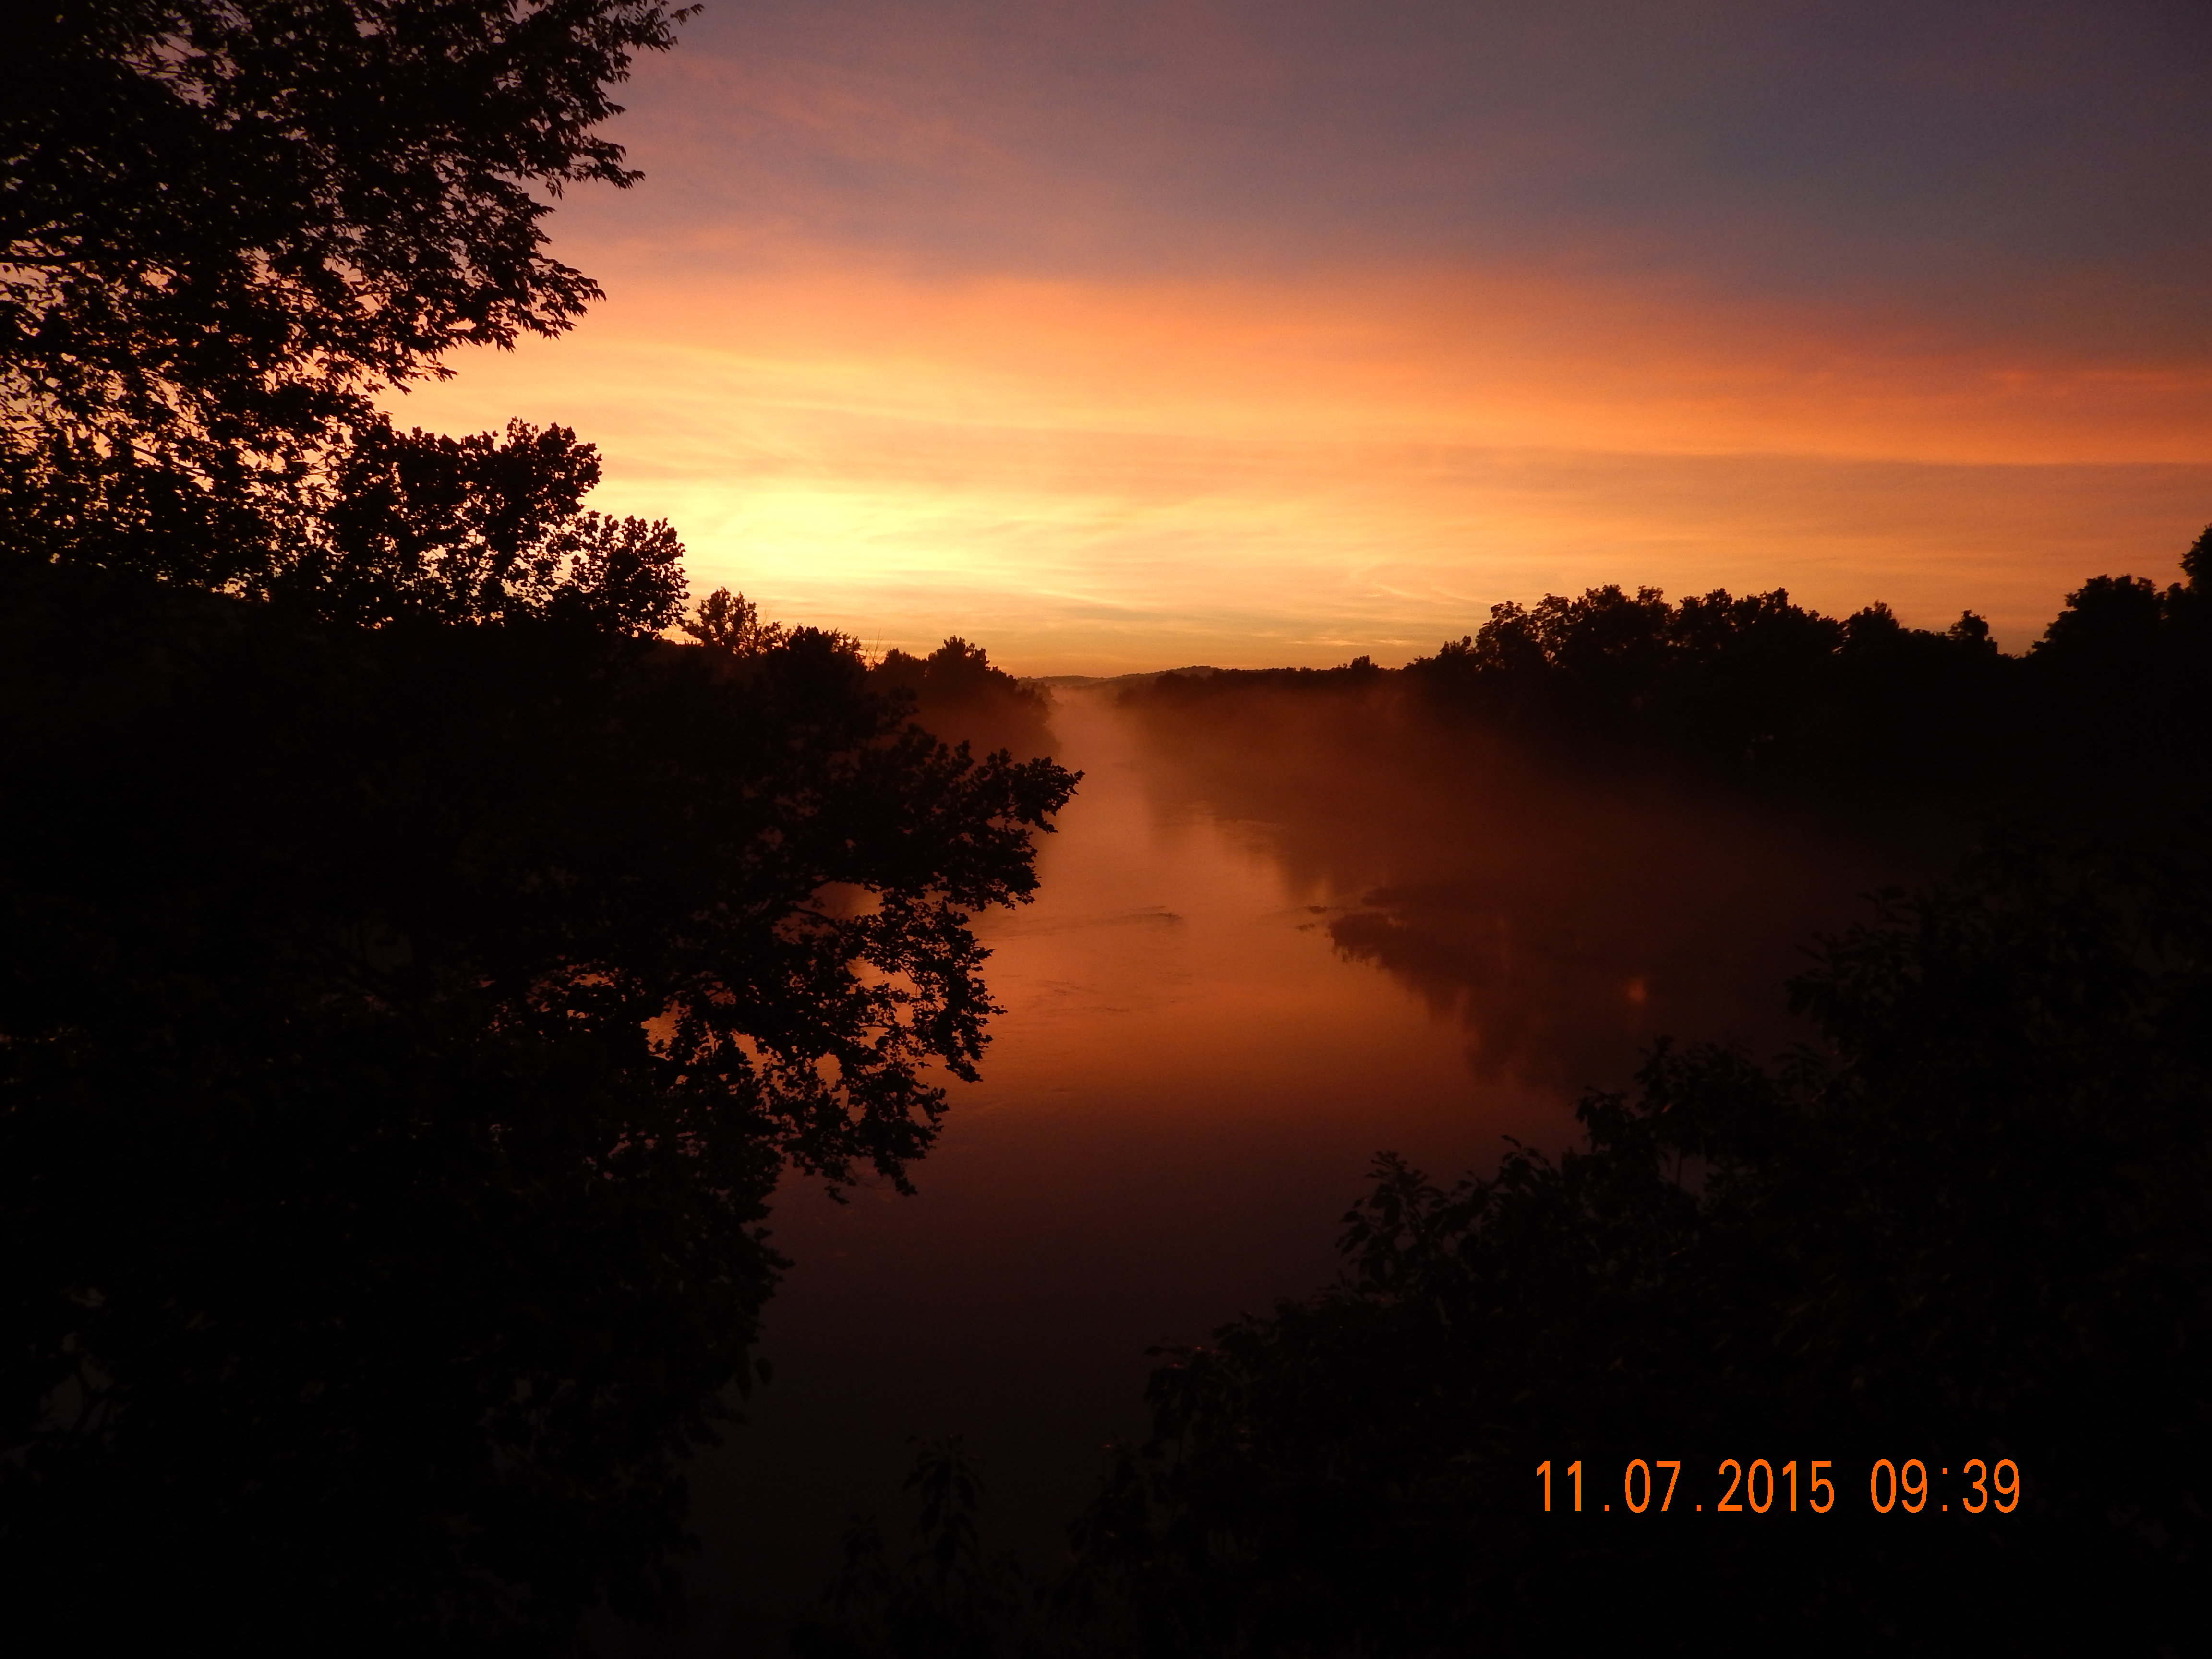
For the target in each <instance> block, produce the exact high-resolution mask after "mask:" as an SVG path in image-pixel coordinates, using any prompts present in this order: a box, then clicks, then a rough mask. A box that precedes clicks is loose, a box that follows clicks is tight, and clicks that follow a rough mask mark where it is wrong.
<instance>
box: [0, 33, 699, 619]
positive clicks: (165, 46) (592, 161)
mask: <svg viewBox="0 0 2212 1659" xmlns="http://www.w3.org/2000/svg"><path fill="white" fill-rule="evenodd" d="M682 15H684V14H683V13H682V12H680V11H678V12H671V11H670V10H668V9H666V8H665V7H663V6H661V5H659V4H656V3H647V0H530V3H525V4H520V5H512V4H508V3H507V0H252V3H237V0H100V3H96V4H84V5H67V6H63V5H54V6H45V7H33V8H31V9H27V10H24V11H23V12H22V13H21V15H20V16H18V17H15V19H14V20H13V21H12V23H11V27H10V30H9V50H8V52H7V53H6V56H5V61H4V66H0V77H4V78H3V79H0V532H4V534H0V539H4V540H5V542H6V543H7V544H9V545H10V546H11V547H13V548H15V550H19V551H20V550H33V551H36V552H38V553H40V554H42V555H44V556H50V557H60V558H70V559H78V560H88V561H91V562H97V563H100V564H104V565H111V566H122V567H127V568H137V569H141V570H148V571H153V572H157V573H159V574H163V575H166V576H169V577H172V578H174V579H179V580H188V581H191V582H194V583H197V584H201V585H205V586H234V585H240V584H242V585H245V586H248V587H252V586H257V585H258V584H260V583H261V582H263V581H264V580H267V579H269V578H270V577H271V576H272V575H275V574H279V573H281V572H283V571H284V570H286V569H288V568H289V567H290V566H291V564H292V562H293V561H294V558H295V556H296V555H297V554H298V552H299V551H300V549H299V543H300V538H301V531H302V528H303V526H306V525H307V524H308V523H310V522H311V521H312V520H314V519H315V518H316V517H317V516H318V515H319V513H321V512H322V511H323V510H324V509H325V508H326V507H328V506H329V505H330V504H331V501H332V499H333V497H334V496H337V497H341V498H342V497H343V495H344V494H345V493H346V490H347V489H348V487H349V482H350V483H358V482H361V481H360V480H358V479H351V480H349V477H347V475H348V473H349V469H351V470H354V471H358V470H359V469H362V468H367V469H368V470H369V471H375V470H376V469H377V467H378V466H379V465H380V462H381V461H385V460H388V459H391V456H392V451H393V448H394V445H395V442H396V440H395V438H394V435H392V433H391V432H390V430H389V428H388V427H386V424H385V423H384V422H383V421H382V420H381V418H380V416H377V415H376V414H375V412H374V409H373V407H372V405H371V403H370V398H371V396H372V394H373V393H374V392H376V391H377V390H378V389H380V388H381V387H386V386H400V385H404V384H405V383H406V382H408V381H410V380H416V379H419V378H421V377H423V376H425V375H437V374H442V373H444V372H445V370H444V369H443V368H442V366H441V361H440V360H441V357H442V356H443V355H444V354H446V353H447V352H448V351H450V350H451V349H453V348H455V347H457V346H461V345H467V344H492V345H500V346H504V345H507V344H511V343H513V341H514V340H515V339H517V338H518V337H520V336H522V335H524V334H532V333H535V334H554V333H558V332H560V331H562V330H564V329H566V328H567V327H568V326H569V325H571V323H572V322H573V321H574V319H575V317H576V316H577V315H578V314H579V313H580V312H581V311H582V310H583V308H584V307H585V306H586V304H587V303H588V302H589V301H591V300H592V299H593V298H595V297H597V295H598V293H599V290H598V289H597V288H596V286H595V285H594V284H593V283H592V282H591V280H590V279H589V278H588V277H586V276H584V275H583V274H582V273H581V272H580V271H577V270H573V269H572V268H570V267H569V266H568V265H565V264H562V263H561V262H560V261H558V260H556V259H555V258H551V257H550V255H549V254H548V253H547V252H546V248H545V235H544V231H543V229H542V228H541V221H542V220H543V219H544V216H545V215H546V213H547V212H548V211H549V210H550V201H549V200H548V197H550V196H551V195H556V194H558V193H559V191H562V189H563V188H565V187H567V186H568V185H577V184H583V183H586V182H592V181H598V182H602V183H606V184H611V185H617V186H623V185H629V184H630V183H631V182H633V181H634V180H635V179H636V177H637V176H638V175H637V174H636V173H634V172H632V171H630V170H629V169H628V168H627V167H625V166H624V165H623V149H622V147H621V146H620V145H619V144H617V143H614V142H613V141H611V139H609V138H607V137H605V136H604V135H603V134H602V133H601V132H600V131H599V125H600V124H601V123H602V122H603V121H604V120H605V118H607V117H608V116H610V115H611V114H613V113H615V112H617V108H618V106H617V105H615V104H614V103H612V102H611V100H610V99H609V97H608V95H607V94H608V88H609V87H610V86H611V84H612V83H614V82H618V81H620V80H622V79H623V77H624V76H626V75H627V74H628V72H629V64H630V61H631V58H632V57H633V56H634V55H635V53H636V52H640V51H654V50H659V49H661V48H664V47H665V46H668V45H669V44H670V43H671V40H672V30H673V27H674V25H675V23H676V21H677V20H678V18H680V17H681V16H682ZM356 441H359V442H360V443H361V444H362V446H363V447H364V451H365V453H362V454H360V455H356V454H354V453H353V452H354V449H355V447H356ZM435 459H436V458H435V456H434V457H433V465H435ZM447 459H451V458H450V457H448V458H447ZM509 459H510V460H511V461H513V460H518V459H520V456H519V455H517V456H510V457H509Z"/></svg>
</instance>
